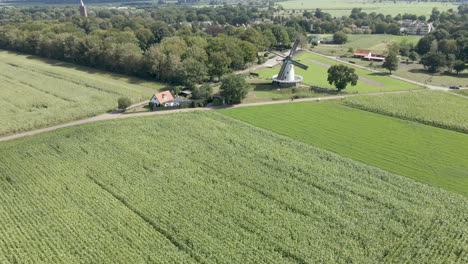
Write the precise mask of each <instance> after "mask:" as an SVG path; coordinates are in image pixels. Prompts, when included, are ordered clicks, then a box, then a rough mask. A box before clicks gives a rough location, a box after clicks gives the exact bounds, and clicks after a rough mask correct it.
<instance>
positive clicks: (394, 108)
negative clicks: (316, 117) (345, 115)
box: [342, 91, 468, 133]
mask: <svg viewBox="0 0 468 264" xmlns="http://www.w3.org/2000/svg"><path fill="white" fill-rule="evenodd" d="M342 103H343V104H345V105H347V106H351V107H354V108H359V109H362V110H366V111H371V112H376V113H380V114H384V115H389V116H394V117H398V118H402V119H407V120H412V121H416V122H420V123H424V124H427V125H432V126H437V127H442V128H447V129H452V130H456V131H460V132H464V133H468V98H462V97H461V96H456V95H454V94H452V93H448V92H442V91H420V92H414V93H402V94H385V95H372V96H366V95H362V96H353V97H348V98H346V99H343V101H342Z"/></svg>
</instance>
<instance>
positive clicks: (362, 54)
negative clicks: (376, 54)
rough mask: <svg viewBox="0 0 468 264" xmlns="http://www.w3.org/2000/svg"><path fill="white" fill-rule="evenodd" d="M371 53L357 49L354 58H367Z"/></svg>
mask: <svg viewBox="0 0 468 264" xmlns="http://www.w3.org/2000/svg"><path fill="white" fill-rule="evenodd" d="M369 53H370V50H363V49H357V50H356V51H355V52H354V56H367V55H369Z"/></svg>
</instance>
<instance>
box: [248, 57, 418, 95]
mask: <svg viewBox="0 0 468 264" xmlns="http://www.w3.org/2000/svg"><path fill="white" fill-rule="evenodd" d="M295 59H296V60H299V61H300V62H301V63H303V64H306V65H308V66H309V67H310V68H309V69H308V70H307V71H304V70H302V69H299V68H298V67H296V68H295V70H296V74H298V75H301V76H303V77H304V82H303V84H306V85H310V86H315V87H320V88H323V89H326V90H328V91H329V92H330V91H334V90H336V89H335V87H334V86H332V85H330V84H329V83H328V81H327V77H328V73H327V70H328V67H330V66H331V65H335V64H339V62H337V61H334V60H331V59H328V58H325V57H322V56H319V55H316V54H312V53H308V52H303V53H301V54H300V55H297V56H295ZM348 66H349V65H348ZM279 69H280V67H279V66H276V67H273V68H264V69H261V70H258V71H256V72H257V73H258V74H260V77H261V78H263V79H270V80H271V77H272V76H273V75H276V74H278V72H279ZM354 69H355V70H356V74H358V75H359V76H360V79H359V81H358V84H357V85H356V86H351V85H348V87H347V88H346V89H345V90H344V92H346V93H372V92H384V91H400V90H410V89H412V90H415V89H421V87H419V86H417V85H415V84H411V83H407V82H404V81H401V80H397V79H394V78H391V77H388V76H385V75H381V74H377V73H373V72H370V71H367V70H363V69H360V68H357V67H354ZM320 90H321V89H320Z"/></svg>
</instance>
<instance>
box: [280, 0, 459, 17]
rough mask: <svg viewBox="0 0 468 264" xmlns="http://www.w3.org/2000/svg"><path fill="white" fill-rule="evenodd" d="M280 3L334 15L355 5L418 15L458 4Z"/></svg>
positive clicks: (320, 0)
mask: <svg viewBox="0 0 468 264" xmlns="http://www.w3.org/2000/svg"><path fill="white" fill-rule="evenodd" d="M278 4H279V5H281V6H283V7H284V8H285V9H295V10H303V9H315V8H320V9H322V10H323V11H325V12H327V13H330V14H331V15H333V16H337V17H339V16H344V15H349V14H350V13H351V10H352V9H353V8H355V7H358V8H362V11H363V12H366V13H372V12H376V13H382V14H384V15H393V16H395V15H397V14H404V13H409V14H416V15H426V16H427V15H430V14H431V11H432V8H433V7H437V8H438V9H439V11H445V10H448V9H450V8H453V9H456V8H457V5H454V4H452V3H442V2H406V1H399V2H395V3H394V2H393V1H383V2H380V3H377V2H375V1H356V0H331V1H328V0H314V1H309V0H291V1H284V2H279V3H278Z"/></svg>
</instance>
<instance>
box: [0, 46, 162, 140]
mask: <svg viewBox="0 0 468 264" xmlns="http://www.w3.org/2000/svg"><path fill="white" fill-rule="evenodd" d="M162 87H164V86H162V85H160V84H150V82H147V81H144V80H140V79H137V78H130V77H125V76H123V75H118V74H115V75H113V74H111V73H108V72H102V71H96V70H92V69H90V68H85V67H78V66H75V65H71V64H66V63H61V62H57V61H52V60H41V59H37V58H36V57H32V56H24V55H19V54H15V53H10V52H6V51H0V94H1V95H2V96H1V97H0V104H1V105H2V108H1V109H0V116H1V119H0V136H3V135H8V134H14V133H19V132H23V131H28V130H32V129H36V128H40V127H45V126H50V125H55V124H59V123H63V122H67V121H70V120H75V119H80V118H84V117H89V116H93V115H96V114H99V113H103V112H106V111H109V110H112V109H116V108H117V99H118V98H119V97H122V96H127V97H129V98H131V99H132V101H133V102H135V103H136V102H141V101H144V100H148V99H149V98H150V96H151V94H153V93H154V92H155V91H156V90H158V88H162Z"/></svg>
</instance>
